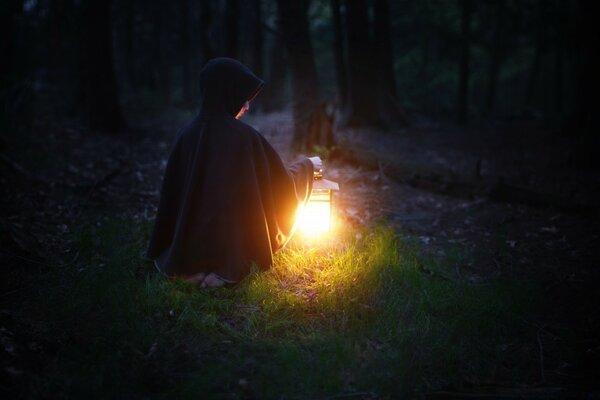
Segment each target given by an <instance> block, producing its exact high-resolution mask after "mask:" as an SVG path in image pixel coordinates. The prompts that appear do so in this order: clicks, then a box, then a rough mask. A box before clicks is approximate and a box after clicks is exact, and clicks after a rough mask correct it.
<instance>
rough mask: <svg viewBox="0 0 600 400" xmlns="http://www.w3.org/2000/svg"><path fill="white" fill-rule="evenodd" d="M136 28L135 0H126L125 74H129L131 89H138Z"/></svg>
mask: <svg viewBox="0 0 600 400" xmlns="http://www.w3.org/2000/svg"><path fill="white" fill-rule="evenodd" d="M134 28H135V0H127V1H125V32H124V36H125V37H124V42H125V43H124V44H125V54H124V56H125V57H124V58H125V60H124V61H125V68H124V69H125V74H126V76H127V83H128V84H129V86H130V87H131V89H133V90H136V88H137V78H136V74H135V61H134V60H135V56H134V54H133V51H134V35H133V32H134Z"/></svg>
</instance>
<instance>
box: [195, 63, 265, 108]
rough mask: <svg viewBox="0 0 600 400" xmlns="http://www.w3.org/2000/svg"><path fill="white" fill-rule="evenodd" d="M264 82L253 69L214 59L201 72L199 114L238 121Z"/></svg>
mask: <svg viewBox="0 0 600 400" xmlns="http://www.w3.org/2000/svg"><path fill="white" fill-rule="evenodd" d="M263 85H264V82H263V80H262V79H260V78H258V77H257V76H256V75H254V73H252V71H251V70H250V68H248V67H246V66H245V65H244V64H242V63H241V62H239V61H237V60H234V59H232V58H224V57H223V58H214V59H212V60H210V61H209V62H208V63H207V64H206V65H205V66H204V68H202V71H200V95H201V105H200V112H201V113H203V114H222V113H226V114H229V115H232V116H233V117H235V116H236V115H237V114H238V112H239V111H240V109H241V108H242V106H243V105H244V103H245V102H246V101H250V100H252V99H253V98H254V97H255V96H256V95H257V94H258V92H260V90H261V89H262V87H263Z"/></svg>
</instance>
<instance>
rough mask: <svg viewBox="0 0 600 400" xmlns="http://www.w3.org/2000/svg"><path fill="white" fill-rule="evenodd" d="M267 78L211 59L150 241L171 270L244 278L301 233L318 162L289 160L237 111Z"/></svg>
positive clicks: (153, 253)
mask: <svg viewBox="0 0 600 400" xmlns="http://www.w3.org/2000/svg"><path fill="white" fill-rule="evenodd" d="M262 86H263V81H262V80H260V79H259V78H257V77H256V76H255V75H254V74H253V73H252V72H251V71H250V70H249V69H248V68H247V67H245V66H244V65H243V64H241V63H239V62H237V61H235V60H233V59H228V58H217V59H214V60H211V61H210V62H209V63H208V64H207V65H206V66H205V67H204V68H203V69H202V71H201V72H200V87H201V94H202V104H201V107H200V112H199V114H198V115H197V116H196V117H195V118H194V119H193V120H192V121H191V122H190V123H189V124H188V125H187V126H185V127H184V128H182V129H181V130H180V131H179V133H178V134H177V140H176V142H175V145H174V147H173V149H172V151H171V154H170V156H169V161H168V163H167V168H166V171H165V175H164V179H163V186H162V191H161V197H160V203H159V207H158V213H157V215H156V221H155V225H154V231H153V233H152V237H151V239H150V245H149V248H148V255H149V256H150V257H151V258H153V259H158V260H157V265H158V267H159V268H160V269H161V270H162V271H163V272H164V273H166V274H168V275H175V276H188V275H192V274H197V273H199V272H206V273H208V272H214V273H216V274H218V275H220V276H221V277H223V278H224V279H227V280H232V281H239V280H241V279H242V278H244V277H245V276H246V275H247V274H248V273H249V272H250V267H251V264H252V263H256V265H258V267H259V268H261V269H267V268H269V267H270V266H271V264H272V254H273V253H274V252H275V251H277V250H279V249H280V248H282V247H283V246H284V245H285V243H286V242H287V241H288V240H289V238H290V237H291V235H292V234H293V232H294V229H295V221H296V212H297V210H298V208H299V207H303V206H304V204H305V203H306V201H307V200H308V197H309V196H310V193H311V190H312V180H313V165H312V163H311V161H310V160H308V159H304V160H302V161H300V162H298V163H296V164H294V165H292V166H291V167H290V168H286V166H285V165H284V164H283V162H282V160H281V158H280V157H279V155H278V154H277V152H276V151H275V150H274V149H273V147H271V145H270V144H269V143H268V142H267V141H266V139H265V138H263V137H262V136H261V135H260V133H258V132H257V131H256V130H255V129H253V128H252V127H250V126H249V125H246V124H245V123H243V122H241V121H239V120H237V119H235V116H236V115H237V113H238V111H239V110H240V109H241V107H242V105H243V104H244V102H245V101H248V100H251V99H252V98H254V97H255V96H256V95H257V94H258V92H259V91H260V89H261V88H262Z"/></svg>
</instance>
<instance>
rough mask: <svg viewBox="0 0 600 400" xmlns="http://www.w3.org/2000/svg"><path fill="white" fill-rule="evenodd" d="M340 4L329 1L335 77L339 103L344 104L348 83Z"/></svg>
mask: <svg viewBox="0 0 600 400" xmlns="http://www.w3.org/2000/svg"><path fill="white" fill-rule="evenodd" d="M340 6H341V4H340V0H331V1H330V7H331V17H332V22H333V54H334V55H335V77H336V82H337V88H338V99H339V103H340V104H346V101H347V99H348V83H347V77H346V66H345V63H344V59H345V56H344V47H345V46H344V40H343V38H344V28H343V26H342V14H341V10H340Z"/></svg>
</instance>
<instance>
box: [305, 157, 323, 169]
mask: <svg viewBox="0 0 600 400" xmlns="http://www.w3.org/2000/svg"><path fill="white" fill-rule="evenodd" d="M308 159H309V160H310V162H312V164H313V169H314V170H315V172H319V171H323V160H321V157H319V156H315V157H308Z"/></svg>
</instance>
